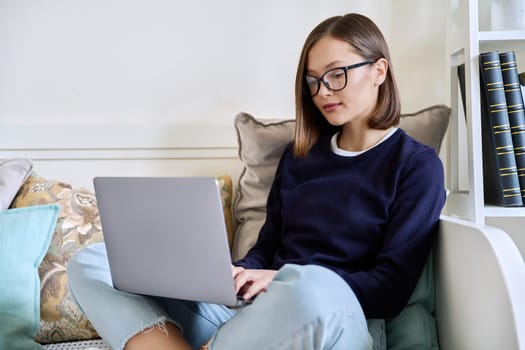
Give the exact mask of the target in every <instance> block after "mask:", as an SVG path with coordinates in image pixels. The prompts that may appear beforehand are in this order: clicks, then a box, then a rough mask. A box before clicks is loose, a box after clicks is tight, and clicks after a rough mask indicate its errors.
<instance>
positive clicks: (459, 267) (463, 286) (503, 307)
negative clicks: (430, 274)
mask: <svg viewBox="0 0 525 350" xmlns="http://www.w3.org/2000/svg"><path fill="white" fill-rule="evenodd" d="M435 254H436V257H435V258H436V260H435V262H436V288H437V294H436V318H437V322H438V333H439V342H440V347H441V349H442V350H455V349H478V350H479V349H525V263H524V261H523V258H522V257H521V254H520V253H519V251H518V249H517V248H516V246H515V245H514V243H513V242H512V240H511V239H510V237H509V236H508V235H507V234H506V233H505V232H504V231H502V230H500V229H497V228H494V227H490V226H480V225H475V224H473V223H471V222H468V221H465V220H461V219H457V218H453V217H449V216H442V217H441V227H440V232H439V236H438V243H437V249H436V250H435Z"/></svg>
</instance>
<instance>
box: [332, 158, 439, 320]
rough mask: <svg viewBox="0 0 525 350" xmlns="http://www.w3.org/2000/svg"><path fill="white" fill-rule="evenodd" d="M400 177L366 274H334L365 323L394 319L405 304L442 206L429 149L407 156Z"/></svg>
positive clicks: (435, 160) (436, 162)
mask: <svg viewBox="0 0 525 350" xmlns="http://www.w3.org/2000/svg"><path fill="white" fill-rule="evenodd" d="M408 163H409V164H407V166H406V168H405V170H403V171H401V172H400V175H399V177H400V178H399V180H398V188H397V193H396V196H395V199H394V201H393V202H392V203H391V205H390V209H389V221H388V222H387V224H386V227H385V236H384V237H385V238H384V241H383V246H382V249H381V250H380V251H379V253H378V254H377V258H376V261H375V265H374V266H373V267H372V268H371V269H370V270H368V271H358V272H354V273H349V272H345V271H342V270H341V271H338V272H339V273H340V275H341V276H342V277H343V278H344V279H345V280H346V281H347V282H348V283H349V284H350V286H351V287H352V289H353V291H354V293H355V294H356V296H357V298H358V299H359V301H360V303H361V306H362V308H363V311H364V313H365V315H366V317H367V318H389V317H394V316H395V315H397V314H398V313H399V312H401V310H402V309H403V307H404V306H405V305H406V303H407V302H408V300H409V298H410V295H411V294H412V293H413V290H414V289H415V286H416V284H417V282H418V279H419V277H420V275H421V272H422V270H423V268H424V266H425V263H426V261H427V259H428V256H429V253H430V250H431V247H432V244H433V242H434V238H435V236H436V233H437V230H438V224H439V216H440V214H441V210H442V208H443V205H444V203H445V190H444V172H443V165H442V163H441V161H440V159H439V158H438V156H437V154H435V152H434V151H433V150H431V149H426V150H424V151H420V152H419V153H416V154H415V155H413V157H412V160H411V161H409V162H408Z"/></svg>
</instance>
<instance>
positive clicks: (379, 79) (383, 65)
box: [374, 58, 388, 86]
mask: <svg viewBox="0 0 525 350" xmlns="http://www.w3.org/2000/svg"><path fill="white" fill-rule="evenodd" d="M374 69H375V71H374V74H375V80H374V83H375V84H376V85H377V86H379V85H381V84H383V82H384V81H385V79H386V74H387V72H388V61H387V60H386V58H380V59H378V60H377V61H376V62H375V63H374Z"/></svg>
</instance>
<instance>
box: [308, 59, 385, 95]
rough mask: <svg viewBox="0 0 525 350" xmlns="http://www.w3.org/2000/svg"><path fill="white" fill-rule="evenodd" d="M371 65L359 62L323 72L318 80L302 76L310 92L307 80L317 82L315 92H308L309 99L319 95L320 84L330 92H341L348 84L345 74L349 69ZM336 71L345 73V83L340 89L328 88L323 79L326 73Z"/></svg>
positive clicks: (370, 61) (371, 62) (371, 61)
mask: <svg viewBox="0 0 525 350" xmlns="http://www.w3.org/2000/svg"><path fill="white" fill-rule="evenodd" d="M373 63H375V61H373V60H368V61H363V62H359V63H354V64H351V65H349V66H344V67H335V68H331V69H329V70H327V71H326V72H324V73H323V75H321V77H319V78H316V77H312V76H310V75H306V74H305V75H304V81H305V84H306V89H307V90H308V91H309V92H310V88H309V86H310V84H308V82H307V81H306V79H307V78H310V79H315V80H316V81H317V89H316V90H315V93H314V94H312V93H311V92H310V94H309V95H310V96H311V97H314V96H315V95H317V94H318V93H319V90H321V83H323V85H324V86H325V87H326V88H327V89H328V90H330V91H341V90H343V89H344V88H345V87H346V85H347V84H348V76H347V73H346V72H347V71H349V70H350V69H354V68H359V67H362V66H366V65H367V64H373ZM337 69H342V70H343V71H344V72H345V83H344V85H343V87H342V88H339V89H333V88H331V87H330V84H329V83H328V82H327V81H326V80H324V77H325V76H326V75H327V74H328V73H330V72H333V71H334V70H337ZM306 89H305V90H306Z"/></svg>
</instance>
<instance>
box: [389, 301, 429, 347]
mask: <svg viewBox="0 0 525 350" xmlns="http://www.w3.org/2000/svg"><path fill="white" fill-rule="evenodd" d="M386 333H387V344H388V349H389V350H438V349H439V345H438V340H437V339H438V337H437V328H436V320H435V319H434V317H433V316H432V314H431V313H430V312H428V310H427V309H425V307H424V306H423V305H421V304H413V305H408V306H407V307H405V308H404V309H403V310H402V311H401V313H400V314H399V315H398V316H396V318H394V319H392V320H389V321H388V322H387V323H386Z"/></svg>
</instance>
